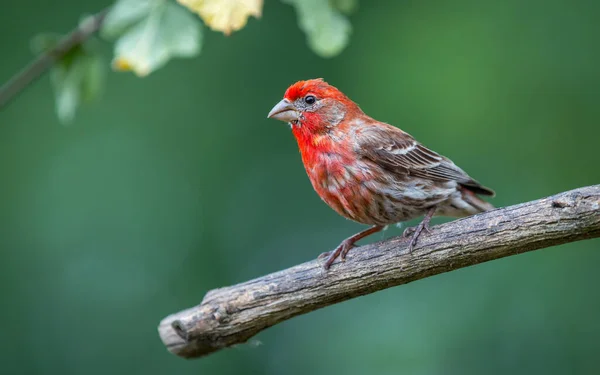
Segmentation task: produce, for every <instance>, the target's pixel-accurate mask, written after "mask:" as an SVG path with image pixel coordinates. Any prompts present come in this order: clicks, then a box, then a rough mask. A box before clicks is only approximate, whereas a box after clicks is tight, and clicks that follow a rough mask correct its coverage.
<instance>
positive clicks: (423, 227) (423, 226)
mask: <svg viewBox="0 0 600 375" xmlns="http://www.w3.org/2000/svg"><path fill="white" fill-rule="evenodd" d="M434 213H435V208H432V209H430V210H429V211H428V212H427V214H425V217H424V218H423V220H422V221H421V222H420V223H419V225H417V226H416V227H409V228H406V229H405V230H404V232H402V237H404V238H408V237H409V236H411V235H412V237H411V239H410V242H409V243H408V252H409V253H412V251H413V248H414V247H415V245H416V244H417V240H418V239H419V236H420V235H421V232H423V231H425V232H427V234H429V233H431V231H430V230H429V222H430V221H431V217H432V216H433V214H434Z"/></svg>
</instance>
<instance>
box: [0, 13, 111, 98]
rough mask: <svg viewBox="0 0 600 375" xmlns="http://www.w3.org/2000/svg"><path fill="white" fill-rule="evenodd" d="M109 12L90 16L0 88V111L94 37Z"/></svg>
mask: <svg viewBox="0 0 600 375" xmlns="http://www.w3.org/2000/svg"><path fill="white" fill-rule="evenodd" d="M109 10H110V8H106V9H103V10H101V11H100V12H98V13H96V14H95V15H93V16H90V18H89V19H87V20H86V21H85V22H83V23H81V24H80V25H79V26H78V27H77V28H75V29H74V30H73V31H71V32H70V33H69V34H68V35H66V36H65V37H64V38H63V39H62V40H61V41H60V42H59V43H58V44H57V45H56V47H54V48H52V49H51V50H49V51H48V52H46V53H43V54H41V55H39V56H38V57H37V58H36V59H35V60H33V61H32V62H31V63H30V64H29V65H27V66H26V67H25V68H24V69H23V70H21V71H20V72H19V73H17V74H16V75H14V76H13V77H12V78H11V79H9V80H8V82H6V83H5V84H4V85H3V86H2V87H0V109H2V108H4V107H5V106H6V105H7V104H8V103H9V102H10V100H11V99H13V98H14V97H15V96H16V95H17V94H19V93H20V92H22V91H23V90H24V89H25V88H27V87H28V86H29V85H30V84H31V83H32V82H33V81H35V80H36V79H37V78H39V77H41V76H42V74H44V73H45V72H46V71H47V70H48V69H49V68H50V67H51V66H52V65H53V64H54V63H55V62H56V61H59V60H60V59H61V58H62V57H63V56H65V55H66V54H67V53H69V52H70V51H71V50H72V49H73V48H75V47H77V46H78V45H80V44H82V43H83V42H85V41H86V40H87V39H88V38H89V37H90V36H92V35H94V34H95V33H96V32H97V31H98V30H99V29H100V27H102V23H103V22H104V18H105V17H106V14H107V13H108V11H109Z"/></svg>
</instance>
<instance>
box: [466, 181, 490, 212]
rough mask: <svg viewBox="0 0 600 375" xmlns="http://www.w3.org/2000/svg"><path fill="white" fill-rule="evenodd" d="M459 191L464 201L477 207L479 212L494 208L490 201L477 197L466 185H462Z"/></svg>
mask: <svg viewBox="0 0 600 375" xmlns="http://www.w3.org/2000/svg"><path fill="white" fill-rule="evenodd" d="M460 191H461V193H462V198H463V199H464V201H465V202H467V203H468V204H470V205H471V206H473V207H475V208H476V209H478V210H479V211H480V212H484V211H490V210H493V209H494V208H496V207H494V206H493V205H492V204H491V203H489V202H486V201H484V200H483V199H481V198H479V197H478V196H477V195H476V194H475V193H474V192H473V191H471V190H470V189H469V188H468V187H465V186H463V187H462V189H460Z"/></svg>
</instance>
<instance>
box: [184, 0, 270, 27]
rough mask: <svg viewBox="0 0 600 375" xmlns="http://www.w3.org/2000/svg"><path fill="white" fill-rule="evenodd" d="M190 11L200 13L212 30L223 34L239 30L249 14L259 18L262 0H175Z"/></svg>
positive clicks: (244, 24)
mask: <svg viewBox="0 0 600 375" xmlns="http://www.w3.org/2000/svg"><path fill="white" fill-rule="evenodd" d="M177 1H178V2H179V3H180V4H182V5H185V6H186V7H188V8H189V9H190V10H191V11H193V12H196V13H198V14H199V15H200V17H201V18H202V20H203V21H204V22H205V23H206V24H207V25H208V27H210V28H211V29H212V30H214V31H221V32H223V34H225V35H229V34H231V33H232V32H233V31H237V30H240V29H241V28H243V27H244V26H246V23H247V22H248V18H249V17H250V16H254V17H256V18H260V16H261V14H262V7H263V0H177Z"/></svg>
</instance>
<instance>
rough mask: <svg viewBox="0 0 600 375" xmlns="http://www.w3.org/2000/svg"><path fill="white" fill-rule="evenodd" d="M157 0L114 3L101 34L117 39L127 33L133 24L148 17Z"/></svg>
mask: <svg viewBox="0 0 600 375" xmlns="http://www.w3.org/2000/svg"><path fill="white" fill-rule="evenodd" d="M154 3H156V1H155V0H119V1H117V2H116V3H115V5H113V7H112V8H111V10H110V11H109V12H108V14H107V15H106V17H105V18H104V22H103V24H102V29H101V31H100V33H101V35H102V36H103V37H104V38H107V39H115V38H117V37H119V36H120V35H122V34H123V33H125V31H126V30H127V29H128V28H129V27H130V26H131V25H133V24H135V23H137V22H138V21H140V20H141V19H142V18H144V17H146V16H147V15H148V14H149V13H150V12H151V11H152V6H153V4H154Z"/></svg>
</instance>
